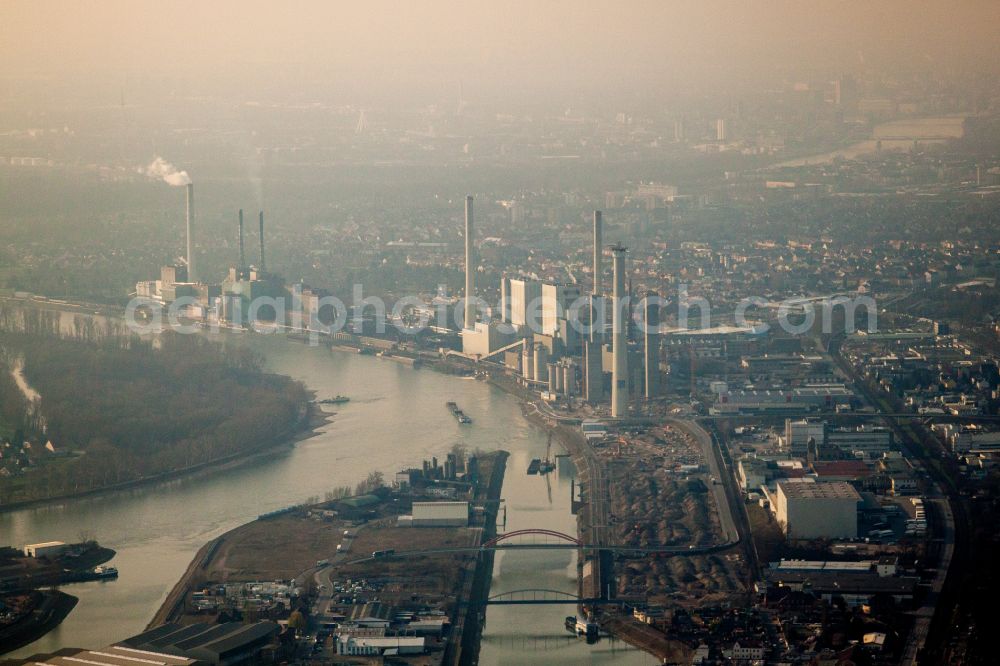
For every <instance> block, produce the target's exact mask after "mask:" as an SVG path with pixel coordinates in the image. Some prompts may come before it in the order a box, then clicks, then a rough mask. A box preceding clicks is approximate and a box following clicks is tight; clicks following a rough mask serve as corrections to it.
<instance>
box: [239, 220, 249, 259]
mask: <svg viewBox="0 0 1000 666" xmlns="http://www.w3.org/2000/svg"><path fill="white" fill-rule="evenodd" d="M246 267H247V255H246V252H245V249H244V246H243V209H242V208H240V264H239V270H240V275H242V274H243V272H244V271H245V270H246Z"/></svg>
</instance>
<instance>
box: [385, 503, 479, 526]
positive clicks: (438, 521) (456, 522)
mask: <svg viewBox="0 0 1000 666" xmlns="http://www.w3.org/2000/svg"><path fill="white" fill-rule="evenodd" d="M412 513H413V517H412V519H411V520H410V521H409V522H410V525H412V526H413V527H466V526H467V525H468V524H469V503H468V502H414V503H413V512H412ZM400 524H401V525H402V524H405V521H401V522H400Z"/></svg>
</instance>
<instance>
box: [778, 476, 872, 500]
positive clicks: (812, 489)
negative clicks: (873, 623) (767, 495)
mask: <svg viewBox="0 0 1000 666" xmlns="http://www.w3.org/2000/svg"><path fill="white" fill-rule="evenodd" d="M778 488H779V489H780V491H781V492H782V493H784V495H785V497H788V498H789V499H792V498H794V499H850V500H855V501H857V502H860V501H861V495H859V494H858V491H857V490H855V489H854V486H852V485H851V484H849V483H847V482H846V481H829V482H820V483H786V482H784V481H779V482H778Z"/></svg>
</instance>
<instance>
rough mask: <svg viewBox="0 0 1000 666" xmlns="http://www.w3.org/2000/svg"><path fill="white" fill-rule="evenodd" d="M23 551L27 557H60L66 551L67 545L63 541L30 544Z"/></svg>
mask: <svg viewBox="0 0 1000 666" xmlns="http://www.w3.org/2000/svg"><path fill="white" fill-rule="evenodd" d="M23 550H24V554H25V556H26V557H58V556H59V555H62V552H63V551H64V550H66V544H64V543H63V542H62V541H46V542H45V543H29V544H28V545H26V546H25V547H24V549H23Z"/></svg>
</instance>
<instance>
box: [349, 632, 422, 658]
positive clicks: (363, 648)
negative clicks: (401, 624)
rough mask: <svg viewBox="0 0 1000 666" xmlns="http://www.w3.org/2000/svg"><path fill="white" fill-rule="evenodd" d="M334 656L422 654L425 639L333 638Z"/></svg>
mask: <svg viewBox="0 0 1000 666" xmlns="http://www.w3.org/2000/svg"><path fill="white" fill-rule="evenodd" d="M334 641H335V646H334V647H335V650H336V654H342V655H350V656H358V657H360V656H365V657H368V656H384V657H388V656H396V655H404V654H423V652H424V651H425V645H424V644H425V642H426V639H425V638H424V637H423V636H353V635H348V634H337V635H336V636H334Z"/></svg>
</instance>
